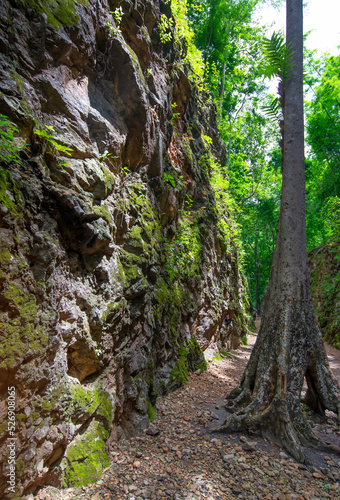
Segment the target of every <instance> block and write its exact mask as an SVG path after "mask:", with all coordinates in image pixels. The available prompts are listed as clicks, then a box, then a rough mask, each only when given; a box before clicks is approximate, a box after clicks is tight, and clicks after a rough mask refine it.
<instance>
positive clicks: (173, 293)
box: [0, 0, 244, 496]
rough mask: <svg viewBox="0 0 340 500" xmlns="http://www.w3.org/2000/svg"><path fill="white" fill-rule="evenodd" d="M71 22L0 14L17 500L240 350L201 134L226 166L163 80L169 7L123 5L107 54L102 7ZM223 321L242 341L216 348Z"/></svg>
mask: <svg viewBox="0 0 340 500" xmlns="http://www.w3.org/2000/svg"><path fill="white" fill-rule="evenodd" d="M54 3H55V2H54ZM76 4H77V5H76V12H77V16H78V17H79V21H76V20H75V23H76V24H77V23H78V24H77V25H76V26H69V25H67V22H65V20H63V21H61V26H59V27H56V26H55V25H54V26H53V24H52V25H51V19H52V18H51V16H52V15H53V9H52V8H50V7H51V5H50V2H49V1H46V2H44V3H43V5H44V6H42V7H41V8H42V9H43V13H41V12H34V7H33V8H32V6H31V7H29V6H28V4H27V2H26V3H25V5H23V2H12V1H10V0H3V1H2V2H1V3H0V18H1V27H0V113H1V114H4V115H6V116H8V118H9V120H10V121H11V122H12V123H13V124H14V125H15V126H16V127H17V128H18V130H19V133H18V136H19V137H18V140H21V139H22V140H24V141H25V142H26V143H27V147H26V149H25V151H22V152H21V153H20V154H21V156H20V160H19V161H17V162H16V161H15V162H12V163H10V164H9V165H6V166H5V168H3V167H4V166H3V165H1V167H0V181H1V184H0V194H1V198H0V201H1V207H0V281H1V296H0V316H1V318H0V321H1V325H5V327H4V328H5V331H4V333H3V338H2V340H3V342H2V346H1V349H2V350H1V353H0V355H1V365H0V380H1V381H2V384H1V385H0V394H1V398H2V400H3V401H5V400H6V394H7V392H6V391H7V387H10V386H12V385H14V386H16V388H17V391H18V392H19V388H20V396H19V397H18V401H17V405H18V406H17V408H16V410H17V413H18V415H19V414H20V415H21V418H20V420H18V434H17V435H18V436H19V437H20V439H19V438H18V441H20V442H18V459H19V460H22V461H23V462H24V465H23V466H22V468H21V469H20V474H19V475H18V477H17V481H18V483H17V488H18V495H19V496H22V495H24V494H25V495H26V494H29V493H31V492H33V491H35V490H36V489H37V486H42V485H43V484H44V482H48V481H51V483H53V484H54V485H59V484H60V482H61V480H62V479H64V481H66V482H67V481H68V482H69V484H71V485H72V484H78V483H81V482H83V483H84V482H87V481H90V480H95V479H96V478H97V477H98V474H99V473H100V469H101V467H103V464H105V463H107V460H108V458H107V455H106V452H105V451H103V450H104V445H105V442H106V444H107V446H108V447H109V445H110V443H111V442H113V441H114V440H115V439H118V438H120V437H123V436H126V435H128V434H132V433H136V432H137V433H141V432H142V431H143V430H145V429H149V430H150V429H152V427H151V426H150V427H149V420H150V418H151V417H152V415H153V412H154V410H153V408H154V406H155V404H156V399H157V395H161V394H164V393H166V392H167V391H169V390H170V389H171V388H173V387H178V386H180V385H182V384H183V383H185V382H186V380H187V371H188V370H192V371H197V370H204V369H205V361H204V359H203V356H202V353H201V349H206V348H208V347H209V346H211V345H212V344H217V343H218V344H219V345H221V347H230V346H235V344H236V343H237V341H238V339H239V336H240V334H242V333H244V332H243V331H242V329H243V326H244V321H243V316H242V314H243V312H244V308H243V305H242V293H243V291H242V290H243V283H242V277H241V275H240V272H239V269H238V268H237V265H236V264H233V266H231V265H230V264H229V261H228V259H227V257H226V255H225V244H224V242H223V235H221V234H220V230H219V229H218V228H217V220H216V217H215V200H214V194H213V191H212V189H211V186H210V182H209V175H208V174H207V172H206V171H204V169H202V167H201V166H200V163H199V160H200V158H201V156H202V155H205V154H207V153H208V152H209V150H208V149H207V146H206V145H205V144H204V142H203V140H202V134H203V135H208V136H209V137H213V138H214V146H213V148H212V149H211V154H213V155H214V157H215V161H221V162H223V161H224V159H225V148H224V147H223V146H222V141H221V138H220V136H219V134H218V132H217V125H216V120H215V110H214V107H213V105H212V104H211V101H210V98H209V96H208V95H207V94H204V95H202V93H200V92H199V91H198V89H197V88H196V87H195V85H194V84H193V83H192V82H191V81H189V78H188V76H187V75H186V73H187V71H182V70H179V69H178V71H177V70H176V71H171V74H170V71H169V67H170V66H171V65H173V66H174V67H176V66H178V65H177V62H179V61H181V64H182V54H180V53H178V52H177V49H176V48H175V46H174V45H173V43H172V42H169V44H168V45H167V49H166V51H167V55H166V58H165V57H164V55H163V52H164V47H163V46H162V45H161V44H159V35H158V32H157V26H158V25H159V22H160V16H161V13H162V12H161V10H160V8H162V9H163V10H166V11H167V12H168V15H170V5H168V4H165V3H164V2H162V5H161V7H160V4H159V2H156V1H150V2H144V3H142V4H143V6H142V7H141V5H142V4H130V3H128V2H127V3H123V4H122V8H123V11H124V19H125V23H126V24H124V30H122V32H119V33H118V34H117V35H114V36H113V35H112V33H110V30H109V29H108V28H107V25H109V24H110V22H113V19H112V15H111V14H110V9H112V8H113V7H112V6H111V4H109V3H108V2H107V0H101V1H100V2H97V1H95V0H89V1H88V2H77V3H76ZM26 5H27V6H26ZM53 5H54V4H53ZM58 5H59V4H58ZM67 5H69V8H71V7H70V6H72V5H73V1H72V2H68V3H67ZM65 8H66V7H65ZM44 9H45V10H44ZM136 19H138V22H136ZM175 102H176V104H177V106H178V110H179V112H180V115H181V117H180V119H179V120H178V123H177V124H176V130H174V127H173V126H172V125H171V123H170V122H171V117H172V114H173V109H172V104H173V103H175ZM190 130H191V134H192V137H190V138H189V140H188V141H187V140H186V139H185V138H184V137H186V136H188V133H189V132H188V131H190ZM65 148H69V149H66V150H65ZM165 174H167V175H165ZM170 181H171V182H170ZM186 195H188V196H190V197H191V198H192V199H193V201H194V205H193V207H192V209H190V214H189V211H188V210H187V208H188V207H187V205H186V204H185V200H186V199H187V198H186ZM202 207H205V210H206V217H205V216H204V217H202V218H201V219H200V222H199V223H196V222H195V224H191V222H190V221H191V218H192V219H194V218H195V211H196V210H199V209H200V208H202ZM189 219H190V221H189ZM189 222H190V224H189ZM183 231H191V232H190V241H191V243H192V244H193V246H195V245H194V244H195V243H196V244H197V245H196V246H197V248H198V250H197V252H196V254H195V258H194V261H195V262H194V263H193V262H192V258H191V248H190V249H188V248H187V249H186V250H185V252H183V255H181V259H183V261H184V264H181V262H180V261H181V259H178V258H177V256H178V255H179V254H178V251H180V249H181V248H182V247H183V245H184V243H183V241H182V240H181V235H183ZM185 236H187V235H185ZM182 239H184V238H182ZM175 250H176V251H175ZM189 250H190V251H189ZM234 252H235V255H234V257H235V259H233V262H237V255H236V250H235V251H234ZM181 266H182V267H181ZM231 304H233V308H234V309H235V311H234V312H235V314H238V315H239V317H238V319H239V320H240V321H239V322H238V323H237V324H238V325H241V326H240V327H238V326H237V325H236V322H235V324H234V326H233V328H230V329H229V330H228V331H227V330H226V328H225V326H224V323H223V319H224V315H225V313H226V311H227V310H229V308H231ZM235 304H238V308H237V307H236V305H235ZM234 309H233V310H234ZM242 321H243V323H242ZM242 325H243V326H242ZM14 332H15V333H14ZM195 338H197V340H198V343H197V341H196V340H194V339H195ZM198 344H199V345H198ZM200 348H201V349H200ZM4 415H5V408H4V405H3V404H1V405H0V418H1V420H3V421H5V419H4V418H3V416H4ZM33 423H34V425H33ZM37 426H40V427H37ZM5 441H6V439H2V440H1V442H5ZM98 443H99V444H100V449H99V448H98V446H99V445H98ZM85 455H86V456H85ZM184 455H185V453H184ZM1 456H5V455H4V454H3V453H2V454H1ZM66 457H67V458H66ZM88 457H90V458H88ZM91 457H92V460H93V462H91ZM56 461H60V462H61V463H62V466H60V467H54V465H53V464H54V463H55V462H56ZM0 465H1V464H0ZM62 476H63V477H62ZM5 488H6V482H5V481H4V480H3V479H2V478H1V479H0V493H1V494H2V491H3V490H4V489H5ZM0 496H1V495H0Z"/></svg>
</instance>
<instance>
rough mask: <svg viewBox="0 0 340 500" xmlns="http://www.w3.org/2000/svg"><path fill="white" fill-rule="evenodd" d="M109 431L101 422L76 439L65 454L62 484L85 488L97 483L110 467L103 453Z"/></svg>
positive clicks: (91, 426) (92, 425) (94, 423)
mask: <svg viewBox="0 0 340 500" xmlns="http://www.w3.org/2000/svg"><path fill="white" fill-rule="evenodd" d="M108 435H109V431H108V430H106V429H105V427H104V425H103V423H102V422H93V423H92V424H91V425H90V427H89V428H88V429H87V430H86V432H85V433H84V434H82V435H80V436H78V437H77V439H76V441H75V442H74V443H73V444H71V446H70V447H69V448H68V450H67V452H66V459H65V460H64V464H65V466H66V467H65V470H64V481H63V482H64V484H65V485H67V486H86V485H87V484H89V483H93V482H94V481H97V480H98V478H99V477H100V475H101V473H102V471H103V469H104V468H105V467H108V466H109V465H110V461H109V458H108V456H107V453H106V452H105V451H104V447H105V442H106V439H107V438H108Z"/></svg>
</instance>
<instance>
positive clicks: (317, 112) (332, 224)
mask: <svg viewBox="0 0 340 500" xmlns="http://www.w3.org/2000/svg"><path fill="white" fill-rule="evenodd" d="M319 66H320V64H319ZM317 77H318V78H317V79H316V82H317V87H316V89H315V91H314V97H313V99H312V101H311V102H309V103H307V105H306V109H307V142H308V143H309V145H310V147H311V152H310V158H309V161H308V162H307V164H306V194H307V238H308V249H311V248H313V247H315V246H318V245H321V244H324V243H326V242H327V241H328V240H329V239H330V238H334V237H336V236H337V235H338V234H339V225H340V219H339V216H340V213H339V198H340V169H339V162H340V154H339V151H340V114H339V96H340V56H336V57H333V56H327V57H325V59H324V61H323V71H322V73H321V75H320V70H319V71H318V74H317Z"/></svg>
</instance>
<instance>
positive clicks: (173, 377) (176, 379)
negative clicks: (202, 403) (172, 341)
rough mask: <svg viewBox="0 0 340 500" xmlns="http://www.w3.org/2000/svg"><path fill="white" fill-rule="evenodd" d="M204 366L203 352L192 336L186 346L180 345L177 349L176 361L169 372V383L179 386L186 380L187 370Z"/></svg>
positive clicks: (202, 368) (191, 370) (205, 365)
mask: <svg viewBox="0 0 340 500" xmlns="http://www.w3.org/2000/svg"><path fill="white" fill-rule="evenodd" d="M206 368H207V363H206V361H205V359H204V355H203V352H202V350H201V348H200V346H199V344H198V342H197V340H196V338H195V337H192V338H191V339H190V340H189V343H188V346H187V347H184V346H181V347H180V349H179V358H178V361H177V363H176V364H175V366H174V368H173V369H172V371H171V373H170V384H172V383H175V384H176V386H177V387H181V386H182V385H185V384H186V383H187V382H188V372H194V371H196V370H205V369H206Z"/></svg>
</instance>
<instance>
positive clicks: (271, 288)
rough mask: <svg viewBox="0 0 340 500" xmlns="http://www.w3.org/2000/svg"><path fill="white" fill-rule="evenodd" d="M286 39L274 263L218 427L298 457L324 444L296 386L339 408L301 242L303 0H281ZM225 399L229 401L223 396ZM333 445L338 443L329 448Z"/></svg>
mask: <svg viewBox="0 0 340 500" xmlns="http://www.w3.org/2000/svg"><path fill="white" fill-rule="evenodd" d="M286 8H287V35H286V37H287V40H286V41H287V43H290V44H291V49H292V51H293V63H294V65H293V69H292V72H291V74H290V76H289V78H288V80H287V81H286V82H285V89H284V91H285V104H284V143H283V177H282V196H281V208H280V217H279V225H278V233H277V239H276V246H275V251H274V256H273V263H272V268H271V274H270V279H269V285H268V289H267V291H266V297H265V303H264V313H263V316H262V322H261V328H260V332H259V335H258V339H257V342H256V344H255V347H254V349H253V352H252V355H251V358H250V360H249V363H248V365H247V367H246V369H245V372H244V374H243V378H242V381H241V384H240V387H239V388H237V389H236V390H234V391H233V392H232V393H231V394H230V395H229V397H228V398H229V399H230V402H232V400H234V403H233V407H234V408H233V409H232V408H230V409H231V410H232V411H236V412H235V413H233V414H232V415H231V416H230V418H229V419H227V420H226V422H225V423H224V425H223V426H222V428H221V429H220V430H221V431H225V432H231V431H238V430H242V429H245V430H248V431H253V432H259V433H260V434H261V435H262V436H263V437H265V438H267V439H270V440H271V441H273V442H274V443H276V444H278V445H279V446H282V447H284V448H285V449H286V451H287V452H288V453H290V454H291V455H292V456H293V457H294V458H296V459H297V460H299V461H302V462H303V461H305V457H304V454H303V450H302V446H303V445H307V446H308V445H312V446H313V445H314V446H316V447H321V448H323V449H328V450H329V446H328V445H326V443H324V442H322V441H321V440H320V439H319V438H318V437H317V436H316V435H315V434H314V433H313V431H312V430H311V428H310V427H309V425H308V424H307V422H306V421H305V420H304V417H303V414H302V411H301V391H302V386H303V382H304V379H305V378H306V381H307V384H308V391H307V397H306V400H305V401H306V403H307V404H308V405H309V406H310V407H311V408H312V409H313V410H314V411H317V412H319V413H323V412H324V410H325V409H328V410H330V411H333V412H334V413H336V414H337V415H338V417H339V416H340V389H339V385H338V383H337V381H336V379H335V377H334V376H333V374H332V372H331V370H330V368H329V363H328V359H327V355H326V352H325V349H324V345H323V341H322V338H321V333H320V330H319V328H318V326H317V321H316V317H315V314H314V310H313V305H312V299H311V292H310V284H309V273H308V267H307V250H306V222H305V162H304V124H303V52H302V44H303V37H302V34H303V32H302V0H287V1H286ZM230 402H229V403H230ZM333 451H340V450H335V449H333Z"/></svg>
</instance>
